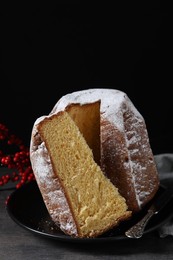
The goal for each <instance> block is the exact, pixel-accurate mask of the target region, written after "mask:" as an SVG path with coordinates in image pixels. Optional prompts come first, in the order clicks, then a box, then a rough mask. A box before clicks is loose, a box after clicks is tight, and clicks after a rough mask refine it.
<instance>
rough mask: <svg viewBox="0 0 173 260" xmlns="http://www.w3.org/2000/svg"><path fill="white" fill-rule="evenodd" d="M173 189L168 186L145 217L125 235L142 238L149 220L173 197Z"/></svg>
mask: <svg viewBox="0 0 173 260" xmlns="http://www.w3.org/2000/svg"><path fill="white" fill-rule="evenodd" d="M172 196H173V190H172V188H166V189H165V191H163V192H162V194H161V195H160V196H158V197H156V198H155V199H154V201H153V203H152V204H151V206H150V207H149V208H148V210H147V213H146V214H145V215H144V217H143V218H142V219H141V220H140V221H138V222H137V223H136V224H135V225H133V226H132V227H131V228H129V229H128V230H127V231H126V232H125V235H126V236H127V237H129V238H140V237H142V235H143V234H144V230H145V227H146V225H147V223H148V222H149V220H150V219H151V218H152V216H154V215H155V214H157V213H158V212H159V211H160V210H161V209H162V208H163V207H164V206H165V205H166V204H167V203H168V202H169V201H170V200H171V198H172Z"/></svg>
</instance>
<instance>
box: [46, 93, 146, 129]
mask: <svg viewBox="0 0 173 260" xmlns="http://www.w3.org/2000/svg"><path fill="white" fill-rule="evenodd" d="M99 100H101V104H100V113H101V116H102V117H104V118H107V120H109V121H111V122H112V123H113V124H115V125H116V127H118V128H119V130H121V131H124V127H123V117H122V115H120V113H122V104H123V103H127V105H128V106H129V107H130V109H131V110H133V112H134V114H135V115H136V116H137V117H141V115H140V114H139V112H138V111H137V109H136V108H135V107H134V106H133V104H132V102H131V101H130V100H129V98H128V97H127V95H126V94H125V93H124V92H122V91H120V90H117V89H97V88H95V89H87V90H82V91H76V92H73V93H70V94H67V95H65V96H63V97H62V98H61V99H60V100H59V101H58V102H57V103H56V104H55V106H54V108H53V109H52V111H51V113H50V114H54V113H57V112H59V111H62V110H64V109H65V108H66V107H67V106H68V105H70V104H81V105H85V104H89V103H92V102H96V101H99Z"/></svg>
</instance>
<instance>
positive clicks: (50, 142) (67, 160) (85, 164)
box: [30, 88, 159, 238]
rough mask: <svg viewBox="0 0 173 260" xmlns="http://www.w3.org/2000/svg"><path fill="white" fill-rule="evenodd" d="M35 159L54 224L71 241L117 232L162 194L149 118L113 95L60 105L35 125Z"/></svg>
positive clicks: (79, 97)
mask: <svg viewBox="0 0 173 260" xmlns="http://www.w3.org/2000/svg"><path fill="white" fill-rule="evenodd" d="M30 159H31V165H32V168H33V172H34V174H35V178H36V181H37V184H38V187H39V189H40V191H41V194H42V197H43V200H44V202H45V205H46V207H47V209H48V212H49V213H50V216H51V217H52V219H53V221H54V222H55V223H56V224H57V225H58V226H59V227H60V228H61V230H62V231H63V232H65V233H66V234H69V235H71V236H74V237H81V238H82V237H96V236H99V235H101V234H103V233H104V232H105V231H107V230H109V229H111V228H113V227H116V226H117V225H118V224H119V223H120V222H122V221H125V220H126V219H129V218H130V217H131V216H132V215H133V214H134V213H135V212H138V211H140V210H141V209H142V208H143V207H144V206H145V205H146V204H147V203H148V202H149V201H150V200H151V199H152V198H153V197H154V195H155V194H156V192H157V190H158V188H159V177H158V172H157V168H156V164H155V161H154V156H153V153H152V150H151V147H150V143H149V137H148V133H147V128H146V125H145V121H144V118H143V117H142V115H141V114H140V113H139V112H138V110H137V109H136V108H135V106H134V105H133V103H132V102H131V101H130V99H129V98H128V97H127V95H126V94H125V93H124V92H122V91H119V90H116V89H98V88H97V89H87V90H81V91H76V92H73V93H70V94H67V95H65V96H63V97H62V98H60V99H59V100H58V102H57V103H56V104H55V106H54V107H53V109H52V111H51V112H50V114H49V115H45V116H42V117H40V118H38V119H36V121H35V123H34V125H33V130H32V134H31V143H30Z"/></svg>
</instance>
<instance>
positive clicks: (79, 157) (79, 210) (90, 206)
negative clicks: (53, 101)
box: [38, 102, 131, 237]
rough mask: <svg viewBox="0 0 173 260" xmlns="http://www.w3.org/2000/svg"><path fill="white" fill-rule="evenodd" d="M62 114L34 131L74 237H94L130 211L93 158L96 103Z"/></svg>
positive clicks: (97, 117) (96, 126)
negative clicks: (60, 190) (64, 202)
mask: <svg viewBox="0 0 173 260" xmlns="http://www.w3.org/2000/svg"><path fill="white" fill-rule="evenodd" d="M86 110H87V112H86ZM66 111H68V112H66ZM66 111H64V112H59V113H58V114H56V115H52V116H51V117H47V118H45V119H44V120H43V121H42V122H41V123H40V124H39V126H38V131H39V134H40V136H41V139H42V140H43V141H44V142H45V145H46V148H47V150H48V152H49V156H50V159H51V163H52V166H53V170H54V173H55V174H56V175H57V176H58V179H59V181H60V183H61V185H62V187H63V190H64V193H65V196H66V198H67V200H68V203H69V206H70V208H71V211H72V214H73V217H74V220H75V223H76V226H77V230H78V236H79V237H94V236H97V235H99V234H101V233H103V232H104V231H106V230H109V229H110V228H111V227H114V226H116V225H117V224H118V223H119V221H122V220H124V219H127V218H128V217H130V216H131V212H130V211H128V210H127V204H126V201H125V199H124V198H123V197H122V196H121V195H120V194H119V192H118V189H117V188H116V187H115V186H114V185H113V184H112V183H111V182H110V180H109V179H108V178H106V176H105V175H104V174H103V172H102V171H101V169H100V166H99V165H98V164H97V163H96V162H95V160H94V157H93V153H94V154H95V157H96V158H97V160H99V153H98V151H99V144H98V139H99V117H100V116H99V102H97V103H94V104H93V105H92V106H86V107H85V109H84V108H83V107H81V106H78V105H76V106H74V107H68V108H67V109H66ZM84 111H85V113H84ZM69 114H70V116H69ZM76 114H77V115H78V116H77V117H76ZM80 117H81V118H80ZM72 118H73V120H72ZM79 129H80V130H79ZM80 131H81V132H82V134H81V132H80ZM85 139H86V140H87V142H86V140H85ZM87 143H88V144H89V145H90V146H91V147H93V153H92V150H91V149H90V148H89V146H88V144H87ZM95 147H96V149H95Z"/></svg>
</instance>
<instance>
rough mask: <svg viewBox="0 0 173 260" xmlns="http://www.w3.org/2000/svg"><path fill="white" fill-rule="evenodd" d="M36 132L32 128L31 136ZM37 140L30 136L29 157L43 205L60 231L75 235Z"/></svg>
mask: <svg viewBox="0 0 173 260" xmlns="http://www.w3.org/2000/svg"><path fill="white" fill-rule="evenodd" d="M37 122H38V121H37ZM36 131H37V130H36V128H35V127H34V129H33V134H35V133H36ZM38 139H39V136H37V138H35V135H33V136H32V139H31V146H30V147H31V148H30V156H31V164H32V168H33V171H34V174H35V177H36V180H37V184H38V187H39V188H40V191H41V194H42V196H43V199H44V201H45V205H46V207H47V209H48V211H49V213H50V216H51V217H52V219H53V221H54V222H55V223H56V224H58V226H59V227H60V228H61V230H63V231H64V232H67V233H68V234H71V235H77V228H76V224H75V222H74V219H73V216H72V214H71V211H70V208H69V205H68V203H67V199H66V197H65V194H64V192H63V190H62V188H61V185H60V183H59V180H58V178H57V176H55V174H54V172H53V169H52V165H51V162H50V157H49V155H48V152H47V149H46V147H45V144H44V142H41V143H40V144H38V143H37V142H38Z"/></svg>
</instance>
